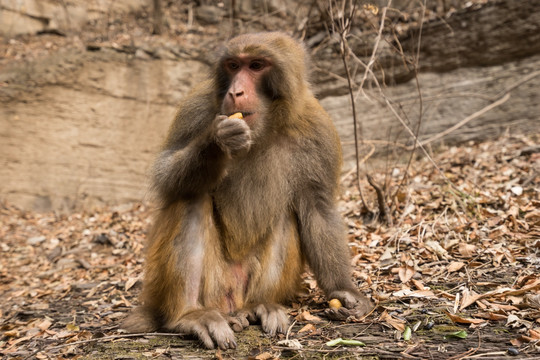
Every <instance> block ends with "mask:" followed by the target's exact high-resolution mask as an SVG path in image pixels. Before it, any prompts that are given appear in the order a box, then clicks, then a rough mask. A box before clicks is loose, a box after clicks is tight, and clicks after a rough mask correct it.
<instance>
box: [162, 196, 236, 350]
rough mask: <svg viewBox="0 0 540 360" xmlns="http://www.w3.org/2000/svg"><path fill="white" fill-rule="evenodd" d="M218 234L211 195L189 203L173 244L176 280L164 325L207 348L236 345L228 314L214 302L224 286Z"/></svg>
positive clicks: (166, 295)
mask: <svg viewBox="0 0 540 360" xmlns="http://www.w3.org/2000/svg"><path fill="white" fill-rule="evenodd" d="M217 236H218V234H217V231H216V228H215V225H214V222H213V219H212V203H211V199H210V197H203V198H201V199H200V200H196V201H195V200H194V201H190V202H189V203H188V204H186V205H185V210H184V212H183V215H182V225H181V227H180V229H179V231H178V234H177V235H176V236H175V237H174V240H173V245H172V251H173V253H174V254H175V257H174V258H175V259H174V262H173V263H172V264H169V271H171V279H172V280H173V282H172V283H171V284H170V286H171V288H170V289H168V290H166V293H165V294H164V295H165V297H166V298H168V299H172V302H173V303H171V304H169V306H168V307H167V306H166V307H165V308H164V310H165V311H164V313H165V322H164V327H165V328H166V329H169V330H173V331H178V332H183V333H190V334H193V335H195V336H197V337H198V338H199V339H200V340H201V341H202V342H203V343H204V345H205V346H206V347H207V348H214V346H215V345H217V346H218V347H219V348H221V349H229V348H235V347H236V341H235V338H234V333H233V331H232V329H231V327H230V326H229V320H228V317H227V316H225V315H224V314H222V313H221V312H220V311H218V310H217V309H216V308H214V307H213V306H214V305H216V302H215V301H212V300H213V299H212V297H214V296H219V294H221V292H222V288H223V286H222V283H221V279H220V276H219V273H220V270H219V269H222V268H223V266H224V263H223V258H222V256H221V254H220V252H219V250H218V249H219V244H218V243H217ZM179 285H181V286H179Z"/></svg>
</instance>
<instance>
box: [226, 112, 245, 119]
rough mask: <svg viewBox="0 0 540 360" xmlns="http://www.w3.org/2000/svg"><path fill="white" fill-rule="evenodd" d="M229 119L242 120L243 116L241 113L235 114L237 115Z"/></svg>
mask: <svg viewBox="0 0 540 360" xmlns="http://www.w3.org/2000/svg"><path fill="white" fill-rule="evenodd" d="M229 118H231V119H243V118H244V116H243V115H242V113H241V112H237V113H234V114H232V115H231V116H229Z"/></svg>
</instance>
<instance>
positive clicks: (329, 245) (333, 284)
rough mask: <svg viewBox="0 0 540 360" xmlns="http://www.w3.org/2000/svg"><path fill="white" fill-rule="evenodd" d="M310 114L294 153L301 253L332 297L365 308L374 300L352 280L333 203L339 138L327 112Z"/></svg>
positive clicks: (339, 216)
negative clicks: (306, 129)
mask: <svg viewBox="0 0 540 360" xmlns="http://www.w3.org/2000/svg"><path fill="white" fill-rule="evenodd" d="M319 113H323V110H322V109H321V111H320V112H319ZM311 119H313V122H312V123H311V124H312V126H313V127H312V134H311V136H310V137H309V138H308V139H307V141H306V142H304V143H303V144H302V145H301V148H299V149H297V151H296V152H295V156H294V158H295V159H296V161H299V164H297V165H296V168H297V169H300V174H298V175H299V176H297V178H298V179H301V180H300V183H299V185H298V188H297V190H296V192H295V194H296V195H295V200H294V202H295V205H294V208H295V209H296V214H297V218H298V227H299V233H300V241H301V246H302V250H303V254H304V255H305V256H306V260H307V262H308V264H309V266H310V267H311V269H312V270H313V272H314V274H315V277H316V279H317V283H318V285H319V286H320V287H321V289H322V290H323V291H324V292H325V293H326V295H327V297H328V298H329V299H331V298H337V299H339V300H340V301H341V303H342V304H343V305H344V306H345V307H346V308H356V309H358V312H361V313H365V312H367V311H369V308H370V302H369V300H368V299H367V298H366V297H364V296H363V295H361V294H360V293H359V292H358V290H357V289H356V286H355V285H354V284H353V282H352V281H351V273H350V255H349V249H348V247H347V242H346V237H345V229H344V224H343V221H342V218H341V215H340V214H339V212H338V211H337V209H336V205H335V197H336V195H337V188H338V183H339V174H340V168H341V150H340V143H339V138H338V136H337V133H336V132H335V129H334V128H333V126H331V124H332V123H331V120H330V118H329V117H328V116H327V115H320V116H319V117H317V114H312V116H311Z"/></svg>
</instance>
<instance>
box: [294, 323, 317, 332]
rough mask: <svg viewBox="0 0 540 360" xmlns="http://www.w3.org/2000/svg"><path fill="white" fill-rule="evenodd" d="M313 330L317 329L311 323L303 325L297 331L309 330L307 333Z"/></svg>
mask: <svg viewBox="0 0 540 360" xmlns="http://www.w3.org/2000/svg"><path fill="white" fill-rule="evenodd" d="M315 330H317V328H316V327H315V325H313V324H307V325H306V326H304V327H303V328H301V329H300V330H298V333H299V334H300V333H303V332H309V333H312V332H314V331H315Z"/></svg>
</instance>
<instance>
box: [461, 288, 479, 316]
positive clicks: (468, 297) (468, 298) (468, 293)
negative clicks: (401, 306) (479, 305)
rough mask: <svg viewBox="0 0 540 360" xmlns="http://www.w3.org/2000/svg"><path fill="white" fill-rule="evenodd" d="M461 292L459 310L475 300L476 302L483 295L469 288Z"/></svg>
mask: <svg viewBox="0 0 540 360" xmlns="http://www.w3.org/2000/svg"><path fill="white" fill-rule="evenodd" d="M461 294H462V299H461V305H460V307H459V310H460V311H462V310H463V309H465V308H466V307H468V306H470V305H472V304H474V303H475V302H477V301H478V300H480V299H481V298H482V297H483V296H482V295H480V294H477V293H476V292H474V290H469V289H465V290H463V291H462V293H461Z"/></svg>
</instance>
